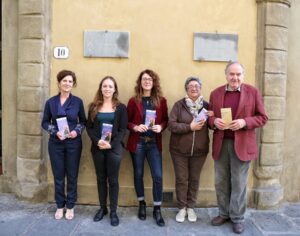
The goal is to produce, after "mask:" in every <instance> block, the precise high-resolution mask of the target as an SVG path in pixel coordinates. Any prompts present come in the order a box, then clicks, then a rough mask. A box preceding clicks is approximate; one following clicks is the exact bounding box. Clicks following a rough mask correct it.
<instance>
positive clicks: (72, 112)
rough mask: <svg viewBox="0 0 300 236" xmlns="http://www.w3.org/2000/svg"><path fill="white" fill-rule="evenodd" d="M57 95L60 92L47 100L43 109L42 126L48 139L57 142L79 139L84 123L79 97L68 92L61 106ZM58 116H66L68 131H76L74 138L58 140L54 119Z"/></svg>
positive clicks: (82, 107) (82, 108)
mask: <svg viewBox="0 0 300 236" xmlns="http://www.w3.org/2000/svg"><path fill="white" fill-rule="evenodd" d="M59 96H60V94H58V95H56V96H53V97H51V98H49V99H48V100H47V102H46V104H45V109H44V115H43V120H42V127H43V129H44V130H46V131H47V132H48V133H49V134H50V140H53V141H57V142H62V141H65V142H72V141H76V140H81V134H82V132H83V130H84V128H85V124H86V116H85V112H84V106H83V102H82V100H81V99H80V98H79V97H76V96H73V95H72V94H70V96H69V97H68V99H67V100H66V101H65V103H64V104H63V106H61V105H60V97H59ZM60 117H67V121H68V125H69V129H70V131H73V130H75V131H76V133H77V137H76V138H74V139H65V140H60V139H59V138H58V137H57V136H56V133H57V132H58V127H57V122H56V119H57V118H60Z"/></svg>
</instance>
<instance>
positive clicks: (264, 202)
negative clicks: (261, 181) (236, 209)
mask: <svg viewBox="0 0 300 236" xmlns="http://www.w3.org/2000/svg"><path fill="white" fill-rule="evenodd" d="M251 198H252V199H251V201H250V202H251V203H252V204H253V205H252V207H254V208H256V209H260V210H265V209H273V208H278V207H280V205H281V201H282V200H283V189H282V187H278V186H276V187H269V188H258V189H253V191H252V194H251Z"/></svg>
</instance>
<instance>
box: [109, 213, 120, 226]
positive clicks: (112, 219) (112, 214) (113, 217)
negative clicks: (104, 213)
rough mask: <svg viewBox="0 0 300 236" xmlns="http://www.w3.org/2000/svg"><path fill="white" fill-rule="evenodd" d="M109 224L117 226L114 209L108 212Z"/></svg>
mask: <svg viewBox="0 0 300 236" xmlns="http://www.w3.org/2000/svg"><path fill="white" fill-rule="evenodd" d="M110 224H111V225H112V226H118V225H119V217H118V215H117V212H115V211H112V212H110Z"/></svg>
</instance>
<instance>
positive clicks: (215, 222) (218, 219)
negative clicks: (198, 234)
mask: <svg viewBox="0 0 300 236" xmlns="http://www.w3.org/2000/svg"><path fill="white" fill-rule="evenodd" d="M228 220H229V219H225V218H223V217H222V216H217V217H215V218H213V219H212V221H211V224H212V225H213V226H220V225H222V224H224V223H226V222H227V221H228Z"/></svg>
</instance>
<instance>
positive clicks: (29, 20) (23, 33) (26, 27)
mask: <svg viewBox="0 0 300 236" xmlns="http://www.w3.org/2000/svg"><path fill="white" fill-rule="evenodd" d="M19 28H20V31H19V38H21V39H30V38H35V39H43V38H45V27H44V17H43V16H36V15H34V16H27V15H23V16H20V18H19Z"/></svg>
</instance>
